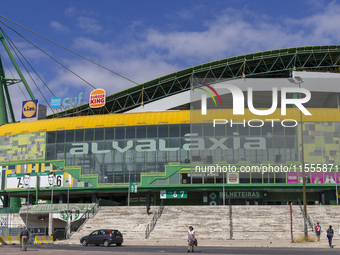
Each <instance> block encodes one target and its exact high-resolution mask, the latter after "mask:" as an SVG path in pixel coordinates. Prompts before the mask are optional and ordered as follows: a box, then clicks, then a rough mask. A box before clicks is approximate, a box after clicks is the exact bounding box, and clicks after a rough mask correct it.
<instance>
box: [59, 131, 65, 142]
mask: <svg viewBox="0 0 340 255" xmlns="http://www.w3.org/2000/svg"><path fill="white" fill-rule="evenodd" d="M64 142H65V131H58V132H57V143H64Z"/></svg>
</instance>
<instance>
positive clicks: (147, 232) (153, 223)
mask: <svg viewBox="0 0 340 255" xmlns="http://www.w3.org/2000/svg"><path fill="white" fill-rule="evenodd" d="M163 201H164V200H162V202H161V204H160V205H159V208H158V210H157V212H156V213H155V214H154V216H153V217H152V220H151V222H150V223H149V224H148V225H146V229H145V239H147V238H149V236H150V233H151V232H152V230H153V229H154V228H155V226H156V223H157V220H158V219H159V217H161V215H162V213H163V209H164V203H163Z"/></svg>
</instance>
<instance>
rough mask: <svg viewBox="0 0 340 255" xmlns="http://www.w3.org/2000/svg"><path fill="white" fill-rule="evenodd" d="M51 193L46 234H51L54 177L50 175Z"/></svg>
mask: <svg viewBox="0 0 340 255" xmlns="http://www.w3.org/2000/svg"><path fill="white" fill-rule="evenodd" d="M52 178H53V181H52V185H51V186H52V191H51V207H50V216H49V217H48V230H49V231H48V232H49V233H48V234H49V235H52V234H53V188H54V175H52Z"/></svg>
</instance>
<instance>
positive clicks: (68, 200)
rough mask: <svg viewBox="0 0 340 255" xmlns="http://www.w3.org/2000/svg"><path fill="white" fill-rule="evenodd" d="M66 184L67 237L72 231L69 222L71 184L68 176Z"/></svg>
mask: <svg viewBox="0 0 340 255" xmlns="http://www.w3.org/2000/svg"><path fill="white" fill-rule="evenodd" d="M66 184H67V222H66V226H67V228H66V231H67V233H66V238H68V237H69V233H70V224H69V218H70V217H69V206H70V185H69V184H68V178H67V179H66Z"/></svg>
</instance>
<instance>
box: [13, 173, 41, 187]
mask: <svg viewBox="0 0 340 255" xmlns="http://www.w3.org/2000/svg"><path fill="white" fill-rule="evenodd" d="M36 187H37V174H35V173H26V174H9V175H7V176H6V189H28V188H29V189H35V188H36Z"/></svg>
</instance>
